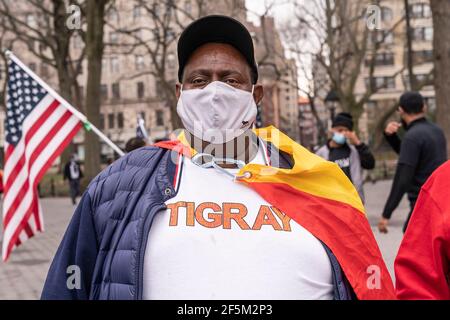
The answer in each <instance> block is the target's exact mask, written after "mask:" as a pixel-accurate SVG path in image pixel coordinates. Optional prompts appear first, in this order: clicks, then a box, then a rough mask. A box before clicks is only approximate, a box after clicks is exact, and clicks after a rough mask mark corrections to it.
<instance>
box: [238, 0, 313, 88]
mask: <svg viewBox="0 0 450 320" xmlns="http://www.w3.org/2000/svg"><path fill="white" fill-rule="evenodd" d="M293 1H294V0H246V1H245V4H246V7H247V10H248V14H247V19H248V20H250V21H252V22H253V23H255V24H256V25H259V20H258V16H257V15H262V14H264V12H265V11H266V8H267V7H269V6H270V5H271V4H273V6H272V10H271V11H269V15H271V16H273V17H274V19H275V25H276V26H277V27H280V26H282V25H283V24H284V23H285V22H286V21H289V19H291V18H292V12H293V5H292V2H293ZM295 1H298V2H303V1H307V0H295ZM298 84H299V86H300V87H301V88H307V87H308V80H307V79H306V78H305V77H304V76H302V72H300V71H299V72H298ZM299 94H300V95H304V94H302V93H301V92H299Z"/></svg>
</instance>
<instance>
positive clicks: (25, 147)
mask: <svg viewBox="0 0 450 320" xmlns="http://www.w3.org/2000/svg"><path fill="white" fill-rule="evenodd" d="M72 108H73V107H72ZM81 126H82V122H81V121H80V118H79V117H77V116H76V115H74V113H73V112H72V111H71V110H70V109H68V108H67V102H66V101H65V100H63V99H62V98H60V97H59V95H57V94H56V93H55V92H54V91H53V90H51V89H50V87H49V86H48V85H46V84H45V83H44V82H43V81H42V80H41V79H40V78H39V77H37V76H36V75H35V74H34V73H33V72H32V71H31V70H29V69H28V68H27V67H26V66H25V65H23V64H22V63H21V62H20V60H18V59H17V57H15V56H13V55H12V54H10V56H9V63H8V83H7V100H6V120H5V141H4V152H5V165H4V175H3V184H4V198H3V243H2V258H3V260H4V261H6V260H7V259H8V257H9V255H10V253H11V251H12V250H13V249H14V248H15V247H17V246H19V245H20V244H21V243H23V242H24V241H25V240H27V239H29V238H31V237H32V236H33V235H34V234H35V233H36V232H37V231H43V230H44V221H43V218H42V209H41V206H40V204H39V199H38V192H37V185H38V183H39V181H40V180H41V179H42V176H43V175H44V174H45V172H46V171H47V169H48V168H49V167H50V166H51V165H52V163H53V162H54V161H55V159H56V158H57V157H58V156H59V155H60V154H61V152H62V151H63V150H64V148H65V147H66V146H67V145H68V144H69V143H70V141H71V140H72V138H73V137H74V136H75V134H76V133H77V132H78V130H79V129H80V128H81Z"/></svg>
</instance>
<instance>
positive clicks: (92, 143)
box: [85, 0, 109, 181]
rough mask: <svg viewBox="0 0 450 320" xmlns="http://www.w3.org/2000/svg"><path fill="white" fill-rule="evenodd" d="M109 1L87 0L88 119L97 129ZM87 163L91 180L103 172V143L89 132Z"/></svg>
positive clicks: (86, 140)
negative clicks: (101, 153)
mask: <svg viewBox="0 0 450 320" xmlns="http://www.w3.org/2000/svg"><path fill="white" fill-rule="evenodd" d="M108 2H109V0H86V23H87V30H86V37H85V39H86V40H85V43H86V58H87V64H88V66H87V69H88V71H87V72H88V75H87V83H86V116H87V118H88V119H89V121H90V122H91V123H92V124H94V125H95V126H99V124H100V105H101V95H100V85H101V80H102V59H103V50H104V43H103V31H104V26H105V9H106V6H107V4H108ZM85 149H86V161H85V172H86V177H87V178H88V179H87V180H88V181H90V180H91V179H92V178H94V177H95V175H97V173H98V172H99V171H100V152H99V151H100V141H99V139H98V137H97V136H96V135H95V134H94V133H92V132H87V133H86V135H85Z"/></svg>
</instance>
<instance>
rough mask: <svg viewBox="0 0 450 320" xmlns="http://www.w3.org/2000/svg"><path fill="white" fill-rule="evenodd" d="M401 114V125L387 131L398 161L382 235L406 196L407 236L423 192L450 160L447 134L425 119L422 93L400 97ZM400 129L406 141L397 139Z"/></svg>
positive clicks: (380, 222) (391, 127)
mask: <svg viewBox="0 0 450 320" xmlns="http://www.w3.org/2000/svg"><path fill="white" fill-rule="evenodd" d="M398 112H399V113H400V117H401V123H399V122H390V123H389V124H388V125H387V127H386V129H385V131H384V135H385V137H386V140H387V141H388V143H389V144H390V145H391V147H392V148H393V149H394V151H395V152H397V153H399V159H398V163H397V169H396V172H395V176H394V181H393V183H392V188H391V192H390V194H389V197H388V200H387V201H386V205H385V207H384V210H383V213H382V217H381V218H380V221H379V223H378V229H379V231H380V232H382V233H387V232H388V229H387V226H388V223H389V219H390V218H391V216H392V213H393V212H394V210H395V209H396V208H397V206H398V204H399V203H400V201H401V199H402V197H403V195H404V194H405V193H407V194H408V200H409V204H410V212H409V215H408V218H407V219H406V222H405V224H404V226H403V232H405V230H406V228H407V226H408V221H409V218H410V216H411V213H412V211H413V209H414V205H415V203H416V200H417V197H418V195H419V191H420V188H421V187H422V185H423V184H424V183H425V181H426V180H427V179H428V177H429V176H430V175H431V174H432V173H433V171H434V170H435V169H436V168H437V167H439V166H440V165H441V164H443V163H444V162H445V161H446V160H447V143H446V140H445V136H444V133H443V131H442V129H441V128H439V127H438V126H437V125H435V124H434V123H432V122H430V121H428V120H427V119H426V117H425V115H426V107H425V104H424V101H423V97H422V95H421V94H420V93H418V92H405V93H404V94H403V95H402V96H401V97H400V105H399V108H398ZM400 127H403V128H404V129H405V130H406V134H405V136H404V137H403V140H400V138H399V137H398V135H397V131H398V130H399V128H400Z"/></svg>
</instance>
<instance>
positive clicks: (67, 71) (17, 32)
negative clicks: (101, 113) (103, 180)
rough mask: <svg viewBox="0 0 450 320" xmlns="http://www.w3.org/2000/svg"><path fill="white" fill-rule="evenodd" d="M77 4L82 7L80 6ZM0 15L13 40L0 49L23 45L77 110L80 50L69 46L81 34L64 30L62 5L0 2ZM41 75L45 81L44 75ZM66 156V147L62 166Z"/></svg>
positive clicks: (53, 0)
mask: <svg viewBox="0 0 450 320" xmlns="http://www.w3.org/2000/svg"><path fill="white" fill-rule="evenodd" d="M74 3H77V2H74ZM78 5H79V6H80V7H82V5H81V3H78ZM0 16H1V17H2V19H0V28H1V30H2V32H4V33H5V34H6V35H8V37H9V38H11V39H14V42H10V43H9V48H4V49H12V50H13V49H14V48H13V45H12V43H20V44H22V45H25V46H26V48H27V49H28V51H29V52H30V53H32V54H33V55H34V56H35V57H37V58H38V59H39V60H40V61H41V63H43V64H46V65H48V66H50V67H51V68H53V69H54V70H56V73H57V79H58V84H59V93H60V94H61V96H63V97H64V98H65V99H66V100H67V101H69V102H71V103H72V104H74V105H75V106H76V107H78V108H81V106H82V101H81V95H80V86H79V83H78V80H77V77H78V75H79V74H80V73H81V68H82V61H83V59H84V50H81V51H80V53H79V54H78V55H75V54H74V52H72V51H70V44H71V40H72V39H73V36H74V34H76V33H78V34H79V35H80V37H82V34H83V31H82V30H81V29H69V28H67V27H66V20H67V16H68V13H67V6H66V2H65V1H60V0H49V1H36V0H26V1H23V2H22V3H20V4H19V6H18V5H17V4H16V3H13V2H11V1H7V0H0ZM19 56H20V54H19ZM38 73H39V72H38ZM41 76H43V77H44V78H45V75H41ZM69 153H70V148H66V149H65V151H64V152H63V154H62V155H61V163H62V164H63V163H64V162H65V161H66V160H67V159H68V157H69Z"/></svg>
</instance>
